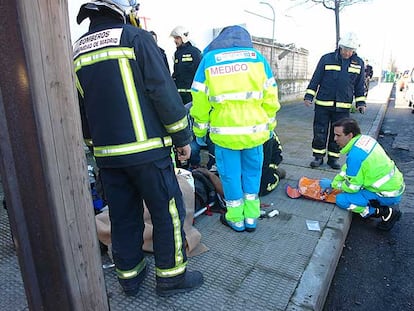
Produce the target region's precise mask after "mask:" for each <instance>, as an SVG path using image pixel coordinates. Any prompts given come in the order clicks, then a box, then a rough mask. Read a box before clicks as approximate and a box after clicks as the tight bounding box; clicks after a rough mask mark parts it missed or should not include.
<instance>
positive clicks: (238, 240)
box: [0, 83, 392, 311]
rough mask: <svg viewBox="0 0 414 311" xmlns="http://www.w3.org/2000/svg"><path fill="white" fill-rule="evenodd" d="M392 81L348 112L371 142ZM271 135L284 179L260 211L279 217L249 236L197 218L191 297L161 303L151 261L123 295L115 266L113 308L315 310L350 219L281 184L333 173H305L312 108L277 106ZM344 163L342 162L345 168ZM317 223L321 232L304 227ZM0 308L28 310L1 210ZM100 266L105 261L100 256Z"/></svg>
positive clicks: (109, 280) (109, 273)
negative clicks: (198, 244) (198, 274)
mask: <svg viewBox="0 0 414 311" xmlns="http://www.w3.org/2000/svg"><path fill="white" fill-rule="evenodd" d="M391 89H392V84H390V83H381V85H380V86H376V87H374V88H373V89H371V90H370V92H369V96H368V101H367V102H368V108H367V111H366V113H365V114H364V115H361V114H359V113H355V114H352V117H354V118H355V119H357V120H358V122H359V123H360V125H361V129H362V131H363V133H366V134H369V135H372V136H374V137H376V136H377V135H378V133H379V129H380V127H381V123H382V119H383V116H384V114H385V110H386V107H387V103H388V99H389V96H390V94H391ZM277 119H278V122H279V123H278V126H277V133H278V135H279V138H280V140H281V142H282V146H283V157H284V160H283V162H282V164H281V167H283V168H284V169H285V170H286V171H287V176H286V179H284V180H282V181H281V184H280V185H279V186H278V188H277V189H276V190H275V191H273V192H272V193H271V194H269V195H267V196H264V197H262V203H264V204H266V205H268V207H266V209H269V210H270V209H277V210H278V211H279V215H277V216H276V217H273V218H265V219H262V220H260V221H259V225H258V229H257V230H256V231H255V232H253V233H248V232H243V233H236V232H234V231H232V230H230V229H229V228H228V227H225V226H223V225H222V224H221V223H220V221H219V215H218V214H214V215H213V216H207V215H202V216H200V217H198V218H197V219H196V221H195V226H196V227H197V228H198V229H199V230H200V232H201V234H202V242H203V243H204V244H205V245H206V246H207V247H208V248H209V251H208V252H206V253H203V254H201V255H199V256H196V257H192V258H190V259H189V265H188V268H189V269H190V270H194V269H197V270H200V271H202V272H203V273H204V276H205V284H204V285H203V286H202V287H201V288H200V289H198V290H195V291H193V292H190V293H187V294H182V295H175V296H172V297H169V298H161V297H158V296H157V295H156V294H155V274H154V259H153V256H148V257H147V259H148V263H149V274H148V277H147V279H146V280H145V281H144V283H143V286H142V290H141V291H140V293H139V294H138V295H137V296H136V297H133V298H130V297H125V296H124V295H123V294H122V291H121V288H120V287H119V285H118V282H117V280H116V275H115V271H114V270H113V269H107V270H104V274H105V280H106V285H107V291H108V297H109V301H110V306H111V310H113V311H114V310H119V311H121V310H122V311H124V310H148V311H149V310H157V311H158V310H186V311H187V310H206V311H209V310H269V311H270V310H290V311H293V310H321V309H322V308H323V304H324V302H325V298H326V295H327V293H328V290H329V286H330V282H331V280H332V277H333V275H334V273H335V268H336V265H337V263H338V260H339V257H340V255H341V252H342V247H343V243H344V240H345V238H346V236H347V234H348V230H349V226H350V222H351V215H350V214H349V213H347V212H345V211H343V210H340V209H338V208H336V207H335V205H333V204H328V203H320V202H316V201H310V200H305V199H301V198H299V199H290V198H288V197H287V196H286V194H285V186H286V185H287V184H291V185H295V184H296V183H297V181H298V179H299V178H300V177H301V176H309V177H313V178H321V177H329V178H332V177H333V176H334V175H335V173H336V172H337V171H334V170H332V169H330V167H328V166H327V165H326V164H324V165H322V166H321V167H320V168H318V169H311V168H310V167H309V163H310V161H311V160H312V151H311V141H312V120H313V110H312V109H311V108H307V107H305V106H304V105H303V103H295V104H289V105H282V109H281V110H280V112H279V113H278V116H277ZM343 161H344V159H343V158H342V159H341V163H343ZM307 221H313V222H316V223H317V224H318V225H319V227H320V230H318V231H313V230H309V229H308V227H307ZM0 254H1V256H0V267H1V271H2V273H1V277H0V310H11V311H12V310H26V309H27V301H26V298H25V295H24V290H23V284H22V281H21V277H20V273H19V268H18V263H17V259H16V256H15V253H14V250H13V245H12V242H11V237H10V233H9V230H8V222H7V217H6V213H5V211H4V210H3V209H0ZM102 259H103V262H104V263H105V262H107V261H108V258H107V257H103V258H102Z"/></svg>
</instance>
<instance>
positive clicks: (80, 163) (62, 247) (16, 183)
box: [0, 0, 109, 311]
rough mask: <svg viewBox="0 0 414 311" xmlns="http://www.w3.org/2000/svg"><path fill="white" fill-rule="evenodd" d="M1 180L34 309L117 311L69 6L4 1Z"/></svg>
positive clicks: (0, 11) (47, 0)
mask: <svg viewBox="0 0 414 311" xmlns="http://www.w3.org/2000/svg"><path fill="white" fill-rule="evenodd" d="M0 21H1V25H2V26H1V27H2V29H1V31H0V68H1V69H0V169H1V170H0V172H1V175H2V182H3V185H4V188H5V196H6V200H7V203H8V212H9V216H10V224H11V227H12V230H13V234H14V238H15V244H16V249H17V255H18V258H19V264H20V270H21V273H22V277H23V282H24V287H25V291H26V297H27V300H28V305H29V308H30V310H60V311H65V310H68V311H69V310H108V309H109V305H108V299H107V296H106V289H105V281H104V277H103V272H102V263H101V258H100V252H99V245H98V240H97V236H96V225H95V219H94V212H93V207H92V201H91V195H90V192H89V185H88V179H87V178H88V177H87V167H86V160H85V153H84V150H83V144H82V137H81V125H80V118H79V108H78V102H77V96H76V92H75V88H74V74H73V62H72V48H71V42H70V34H69V20H68V8H67V0H59V1H56V0H31V1H27V0H5V1H1V2H0Z"/></svg>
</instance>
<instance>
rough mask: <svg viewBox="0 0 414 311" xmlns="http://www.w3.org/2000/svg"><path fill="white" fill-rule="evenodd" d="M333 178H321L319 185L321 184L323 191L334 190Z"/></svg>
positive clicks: (329, 191)
mask: <svg viewBox="0 0 414 311" xmlns="http://www.w3.org/2000/svg"><path fill="white" fill-rule="evenodd" d="M331 184H332V180H330V179H329V178H322V179H321V180H319V186H321V192H322V193H323V192H327V193H331V192H332V186H331Z"/></svg>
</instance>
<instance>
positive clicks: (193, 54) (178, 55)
mask: <svg viewBox="0 0 414 311" xmlns="http://www.w3.org/2000/svg"><path fill="white" fill-rule="evenodd" d="M188 34H189V32H188V30H187V29H185V28H184V27H183V26H177V27H175V28H174V29H173V30H172V31H171V37H173V38H174V42H175V45H176V47H177V50H176V51H175V53H174V72H173V74H172V77H173V79H174V82H175V85H176V86H177V90H178V92H179V93H180V96H181V99H182V101H183V104H184V105H185V104H188V103H189V102H191V101H192V97H191V84H192V83H193V79H194V75H195V73H196V71H197V67H198V64H200V61H201V52H200V50H199V49H197V48H196V47H195V46H193V45H192V44H191V42H190V41H189V38H188Z"/></svg>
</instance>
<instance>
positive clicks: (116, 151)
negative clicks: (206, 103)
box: [93, 136, 172, 157]
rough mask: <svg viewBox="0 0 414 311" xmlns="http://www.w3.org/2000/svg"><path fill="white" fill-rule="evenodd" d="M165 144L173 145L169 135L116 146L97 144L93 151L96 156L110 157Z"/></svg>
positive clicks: (160, 146)
mask: <svg viewBox="0 0 414 311" xmlns="http://www.w3.org/2000/svg"><path fill="white" fill-rule="evenodd" d="M164 146H172V140H171V137H169V136H167V137H164V138H163V139H161V138H159V137H156V138H152V139H148V140H146V141H139V142H134V143H129V144H122V145H115V146H95V147H94V148H93V151H94V155H95V157H110V156H119V155H127V154H132V153H138V152H142V151H148V150H151V149H156V148H162V147H164Z"/></svg>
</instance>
